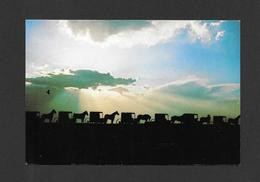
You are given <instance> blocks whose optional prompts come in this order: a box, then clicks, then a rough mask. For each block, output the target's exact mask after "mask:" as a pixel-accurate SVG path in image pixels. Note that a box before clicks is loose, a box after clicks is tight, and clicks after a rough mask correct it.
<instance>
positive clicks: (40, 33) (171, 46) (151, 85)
mask: <svg viewBox="0 0 260 182" xmlns="http://www.w3.org/2000/svg"><path fill="white" fill-rule="evenodd" d="M71 70H74V71H76V70H92V71H97V72H99V73H109V74H110V75H112V76H113V77H114V78H122V79H128V78H131V79H134V80H135V83H134V84H133V85H128V84H126V85H120V84H119V85H118V86H117V85H104V86H110V87H120V88H124V89H127V90H128V93H127V94H130V95H131V94H132V95H131V96H133V95H134V96H136V97H138V98H140V100H142V99H144V101H143V103H145V102H146V101H145V99H148V97H147V98H142V97H143V95H149V97H150V95H153V94H155V93H156V94H159V95H161V96H162V98H163V97H165V96H166V95H167V97H169V99H173V98H175V100H174V99H173V102H172V103H174V102H177V101H178V104H177V103H175V105H174V104H173V105H174V106H172V105H169V107H170V109H167V108H166V109H165V110H167V111H169V112H170V111H171V108H172V107H175V110H176V111H177V110H178V111H179V112H185V111H187V112H189V111H190V110H191V111H192V108H190V107H188V106H187V105H189V104H187V103H189V102H190V103H194V104H195V105H196V104H198V103H202V102H203V103H206V102H207V104H209V105H210V107H212V110H208V109H205V108H201V109H199V111H201V113H205V112H212V113H218V111H217V108H218V107H219V105H218V104H219V103H227V105H226V106H227V108H229V109H228V112H230V113H231V115H232V114H233V115H235V114H238V113H239V112H240V22H239V21H227V20H226V21H222V20H214V21H213V20H212V21H163V20H161V21H156V20H155V21H153V20H149V21H148V20H116V21H113V20H110V21H107V20H95V21H85V20H79V21H77V20H27V21H26V78H28V79H29V78H36V79H34V81H35V83H39V81H38V80H37V78H39V79H40V77H45V76H47V77H48V78H49V77H51V76H50V75H49V74H64V75H66V74H68V75H69V74H72V71H71ZM91 74H92V73H91ZM84 75H85V74H84ZM80 79H82V77H80ZM109 79H111V78H109ZM50 81H52V80H50ZM96 82H97V83H99V81H98V80H97V81H96ZM52 83H53V82H52ZM91 83H92V82H91ZM102 83H103V82H102ZM30 84H32V85H33V84H34V83H33V82H32V83H30ZM44 84H47V85H48V81H47V82H44ZM57 84H60V83H57ZM72 85H73V87H75V85H76V84H72ZM101 86H102V85H101ZM177 86H178V88H177ZM110 87H109V88H102V89H104V91H107V89H110V90H111V89H112V90H118V89H113V88H110ZM166 87H167V89H166ZM216 87H218V89H215V88H216ZM28 88H29V87H28ZM213 88H214V89H213ZM80 89H82V88H80ZM86 89H89V88H86ZM102 89H100V90H102ZM169 89H170V90H171V92H169ZM183 89H188V91H186V90H185V91H183V92H184V93H185V94H186V93H189V94H190V95H191V96H192V95H194V94H195V95H197V94H198V93H195V92H198V91H199V92H203V93H205V94H209V93H210V94H212V95H205V97H204V98H203V97H202V96H200V99H201V100H196V98H194V99H191V97H188V96H187V95H185V94H184V95H180V92H179V90H183ZM158 90H159V91H160V92H158ZM165 90H167V93H164V91H165ZM212 90H214V93H213V92H212ZM216 90H218V93H215V91H216ZM87 92H88V90H87ZM94 92H95V91H94ZM193 92H194V93H193ZM120 93H121V95H120V96H122V97H126V95H124V96H123V95H122V92H120ZM104 94H106V93H105V92H104ZM112 95H113V94H112ZM140 95H142V97H141V96H140ZM128 96H129V95H128ZM177 96H178V97H177ZM100 98H101V97H100ZM229 98H234V99H233V100H232V101H230V100H229ZM35 99H36V98H34V100H35ZM97 99H98V98H97ZM122 99H123V100H124V98H122ZM169 99H168V100H169ZM162 100H163V99H162ZM166 100H167V99H166ZM166 100H165V102H166ZM122 102H126V101H125V100H124V101H122ZM179 102H182V103H179ZM184 103H186V104H187V105H185V104H184ZM230 103H231V105H232V107H230V106H231V105H230ZM237 103H239V104H237ZM182 104H184V105H182ZM119 105H120V104H119ZM128 105H129V104H128ZM166 105H167V103H162V107H161V108H165V107H164V106H166ZM30 107H32V106H30ZM121 107H125V106H122V105H121ZM194 107H195V106H194ZM79 108H80V107H79ZM126 108H127V107H126ZM155 108H157V109H158V107H157V106H155ZM181 108H182V109H181ZM183 108H186V109H187V110H185V109H183ZM230 108H231V109H230ZM101 109H102V108H101ZM129 109H134V107H132V106H130V105H129ZM172 110H174V109H172ZM204 110H205V111H204ZM194 111H196V112H199V111H198V110H197V109H195V110H194ZM147 112H148V111H147ZM228 112H226V111H225V113H226V114H228Z"/></svg>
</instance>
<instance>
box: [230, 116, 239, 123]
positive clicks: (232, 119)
mask: <svg viewBox="0 0 260 182" xmlns="http://www.w3.org/2000/svg"><path fill="white" fill-rule="evenodd" d="M239 118H240V115H238V116H237V117H236V118H229V119H228V123H230V124H234V125H237V124H238V121H239Z"/></svg>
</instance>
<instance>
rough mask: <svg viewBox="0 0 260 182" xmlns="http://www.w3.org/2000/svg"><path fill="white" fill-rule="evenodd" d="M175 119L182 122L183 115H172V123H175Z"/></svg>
mask: <svg viewBox="0 0 260 182" xmlns="http://www.w3.org/2000/svg"><path fill="white" fill-rule="evenodd" d="M175 121H180V122H181V116H172V117H171V123H172V124H175Z"/></svg>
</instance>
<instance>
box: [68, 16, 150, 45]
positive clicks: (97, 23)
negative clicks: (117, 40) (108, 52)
mask: <svg viewBox="0 0 260 182" xmlns="http://www.w3.org/2000/svg"><path fill="white" fill-rule="evenodd" d="M67 25H68V27H69V28H70V29H71V30H72V32H73V34H74V35H85V34H86V33H89V35H90V36H91V38H92V39H93V40H94V41H98V42H102V41H104V40H105V39H106V38H108V37H109V36H110V35H113V34H117V33H120V32H122V31H126V30H137V29H141V28H143V27H146V26H149V25H150V22H149V21H146V20H128V21H125V20H68V21H67Z"/></svg>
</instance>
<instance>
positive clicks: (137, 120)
mask: <svg viewBox="0 0 260 182" xmlns="http://www.w3.org/2000/svg"><path fill="white" fill-rule="evenodd" d="M140 120H145V122H147V121H150V120H151V116H150V115H149V114H143V115H142V114H139V115H138V116H137V118H136V122H137V123H138V122H140Z"/></svg>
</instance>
